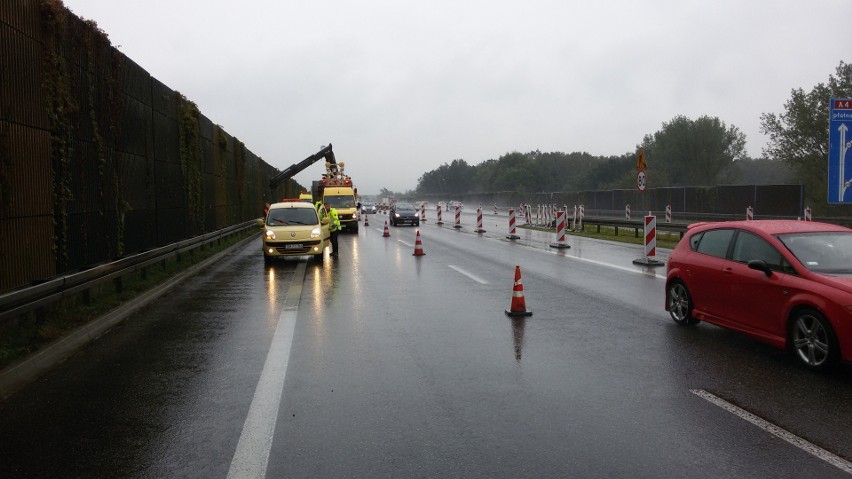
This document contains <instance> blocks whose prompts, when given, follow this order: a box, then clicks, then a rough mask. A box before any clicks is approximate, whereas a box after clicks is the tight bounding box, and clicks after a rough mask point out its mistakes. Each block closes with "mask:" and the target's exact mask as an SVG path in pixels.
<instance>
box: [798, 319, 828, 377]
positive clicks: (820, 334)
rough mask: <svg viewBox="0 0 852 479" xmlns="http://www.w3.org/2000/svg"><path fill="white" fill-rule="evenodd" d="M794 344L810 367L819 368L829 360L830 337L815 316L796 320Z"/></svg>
mask: <svg viewBox="0 0 852 479" xmlns="http://www.w3.org/2000/svg"><path fill="white" fill-rule="evenodd" d="M793 344H794V347H795V348H796V353H797V354H798V355H799V357H800V358H801V359H802V360H803V361H804V362H805V363H807V364H808V365H810V366H819V365H821V364H822V363H824V362H825V361H826V359H828V354H829V346H828V335H827V333H826V331H825V328H824V327H823V325H822V323H820V321H819V320H818V319H817V318H815V317H814V316H811V315H805V316H802V317H800V318H799V319H798V320H796V329H795V333H794V337H793Z"/></svg>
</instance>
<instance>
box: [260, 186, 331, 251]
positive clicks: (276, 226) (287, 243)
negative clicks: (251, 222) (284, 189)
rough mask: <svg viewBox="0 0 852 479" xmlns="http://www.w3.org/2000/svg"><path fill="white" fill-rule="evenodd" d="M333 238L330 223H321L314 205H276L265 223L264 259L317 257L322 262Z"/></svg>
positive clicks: (285, 203) (284, 203)
mask: <svg viewBox="0 0 852 479" xmlns="http://www.w3.org/2000/svg"><path fill="white" fill-rule="evenodd" d="M329 237H330V234H329V232H328V220H327V219H324V220H323V222H321V221H320V218H319V215H318V214H317V210H316V209H315V208H314V206H313V205H311V204H310V203H306V202H303V201H299V200H292V201H285V202H281V203H273V204H272V205H270V206H269V213H267V215H266V218H265V220H264V233H263V259H264V261H265V262H266V263H270V262H271V261H273V260H274V259H275V258H279V257H285V256H304V255H313V256H314V257H315V258H317V259H318V260H319V261H322V260H323V259H324V257H325V256H324V253H325V247H326V246H327V245H328V244H329Z"/></svg>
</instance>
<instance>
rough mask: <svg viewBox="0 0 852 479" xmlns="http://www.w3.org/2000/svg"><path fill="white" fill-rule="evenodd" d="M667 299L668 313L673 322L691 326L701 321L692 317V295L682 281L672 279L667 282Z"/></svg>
mask: <svg viewBox="0 0 852 479" xmlns="http://www.w3.org/2000/svg"><path fill="white" fill-rule="evenodd" d="M668 301H669V304H668V307H669V314H670V315H671V316H672V319H673V320H674V322H675V323H677V324H683V325H686V326H691V325H693V324H698V323H700V322H701V320H699V319H695V318H694V317H692V296H690V294H689V290H688V289H686V285H685V284H683V282H681V281H672V282H671V283H670V284H669V294H668Z"/></svg>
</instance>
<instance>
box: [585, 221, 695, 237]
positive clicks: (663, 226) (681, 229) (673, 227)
mask: <svg viewBox="0 0 852 479" xmlns="http://www.w3.org/2000/svg"><path fill="white" fill-rule="evenodd" d="M691 223H692V222H690V223H660V222H659V221H657V230H659V231H671V232H674V233H679V234H680V237H681V238H683V234H684V233H686V227H687V226H688V225H689V224H691ZM587 225H595V226H597V232H598V233H600V232H601V226H611V227H613V228H615V234H616V236H617V235H618V228H626V229H633V230H635V232H636V237H637V238H638V237H639V231H644V230H645V221H644V220H641V221H639V220H626V219H621V220H618V219H613V218H602V217H584V218H583V227H584V228H585V226H587Z"/></svg>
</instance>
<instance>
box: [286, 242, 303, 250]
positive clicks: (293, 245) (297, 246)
mask: <svg viewBox="0 0 852 479" xmlns="http://www.w3.org/2000/svg"><path fill="white" fill-rule="evenodd" d="M284 249H302V243H290V244H285V245H284Z"/></svg>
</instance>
